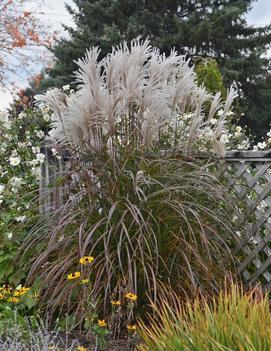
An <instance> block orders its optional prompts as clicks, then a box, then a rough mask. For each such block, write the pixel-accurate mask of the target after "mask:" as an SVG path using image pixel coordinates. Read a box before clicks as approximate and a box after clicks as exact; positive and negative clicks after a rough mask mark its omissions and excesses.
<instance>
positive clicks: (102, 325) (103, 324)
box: [98, 319, 107, 327]
mask: <svg viewBox="0 0 271 351" xmlns="http://www.w3.org/2000/svg"><path fill="white" fill-rule="evenodd" d="M98 324H99V326H100V327H106V326H107V323H106V321H105V320H104V319H98Z"/></svg>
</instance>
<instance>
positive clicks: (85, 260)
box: [79, 256, 94, 266]
mask: <svg viewBox="0 0 271 351" xmlns="http://www.w3.org/2000/svg"><path fill="white" fill-rule="evenodd" d="M93 261H94V257H93V256H83V257H81V258H80V260H79V263H81V264H83V265H84V266H85V265H86V264H88V263H91V262H93Z"/></svg>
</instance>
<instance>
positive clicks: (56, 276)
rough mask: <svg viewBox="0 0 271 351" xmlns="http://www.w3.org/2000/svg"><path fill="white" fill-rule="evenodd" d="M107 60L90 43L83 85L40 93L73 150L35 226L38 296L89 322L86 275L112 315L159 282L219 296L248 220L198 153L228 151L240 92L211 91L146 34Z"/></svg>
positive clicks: (31, 245)
mask: <svg viewBox="0 0 271 351" xmlns="http://www.w3.org/2000/svg"><path fill="white" fill-rule="evenodd" d="M98 55H99V50H98V49H97V48H92V49H91V50H90V51H88V52H87V55H86V57H85V59H82V60H79V62H78V65H79V71H78V72H77V74H76V76H77V80H78V82H79V83H80V84H79V88H78V91H77V92H74V93H71V94H70V95H67V94H65V93H64V92H63V91H61V90H59V89H53V90H49V91H48V93H47V94H46V95H45V96H41V97H39V98H40V100H42V101H43V103H45V104H47V106H49V107H50V108H51V109H52V110H53V111H54V112H53V113H54V117H53V119H55V120H54V122H53V123H54V127H55V128H54V129H53V131H52V132H51V136H52V138H53V139H54V140H57V141H58V142H59V143H60V145H61V146H62V147H63V148H65V149H66V150H68V153H69V155H70V159H69V169H68V170H67V171H66V174H65V176H64V177H63V178H62V181H61V182H59V184H60V186H61V189H62V190H63V184H64V188H65V189H68V191H66V194H65V195H64V199H63V201H64V204H63V206H60V207H59V208H57V209H56V210H55V211H54V212H52V213H50V216H49V217H48V218H43V219H42V223H41V225H40V227H39V228H38V229H36V228H35V230H33V231H31V232H30V233H29V236H28V239H27V241H26V242H25V245H24V247H23V250H24V255H22V256H21V258H22V260H24V257H27V258H28V257H29V255H30V256H32V257H33V260H31V267H30V274H29V278H28V281H29V284H30V283H31V282H33V281H34V280H35V279H36V277H39V281H40V283H41V291H42V294H41V298H40V302H41V303H43V304H44V306H46V307H47V309H49V310H50V312H52V311H53V310H57V309H60V310H61V311H63V312H67V311H75V313H76V314H77V315H80V318H81V319H83V318H84V300H85V296H86V293H85V291H84V289H85V287H84V285H82V284H80V283H79V280H80V279H77V278H76V279H73V278H75V274H76V273H77V276H78V278H79V273H80V277H82V278H83V279H90V280H91V281H92V282H93V291H92V294H93V295H92V296H93V297H94V300H95V301H96V298H97V297H99V301H101V302H102V303H100V306H103V307H104V309H105V310H106V309H107V307H108V306H110V301H112V300H119V296H123V294H124V293H128V292H133V293H134V294H136V296H138V299H137V300H136V301H134V305H135V308H133V311H134V310H135V309H136V306H137V305H142V302H143V301H144V297H145V295H146V292H149V293H151V294H152V296H153V297H154V298H155V297H156V296H157V294H158V292H159V287H160V285H161V284H160V283H161V282H162V283H163V284H169V285H171V286H172V287H173V288H174V289H176V291H179V292H180V293H183V294H184V295H187V294H188V295H189V294H190V295H191V296H193V295H194V294H195V293H196V291H197V290H198V288H199V287H200V288H201V289H202V290H203V291H205V292H206V293H208V294H209V293H210V294H211V293H213V292H214V291H216V290H217V289H218V287H219V283H220V281H221V279H223V277H224V276H225V274H226V273H227V271H228V269H229V267H231V266H232V263H233V261H232V257H231V254H230V247H231V245H233V243H234V241H235V240H236V234H235V233H236V230H237V228H236V225H237V224H236V223H238V222H233V221H232V218H233V215H234V214H235V213H236V212H237V205H236V201H235V199H234V198H233V197H232V196H230V194H229V192H228V189H226V188H225V187H224V186H223V185H222V184H221V182H220V181H219V180H218V179H216V177H215V176H214V175H213V174H212V173H211V172H210V170H211V169H212V167H214V165H213V164H212V162H209V161H200V160H197V159H195V158H193V157H191V155H192V154H193V152H194V151H196V150H198V149H199V148H201V147H202V145H203V144H204V143H205V144H204V145H207V144H208V143H209V144H208V145H210V148H212V150H213V151H217V152H219V153H220V154H223V153H224V151H225V150H224V146H223V143H222V142H221V141H220V137H221V134H223V133H224V125H225V119H226V115H227V113H229V111H230V106H231V102H232V100H233V98H234V96H235V93H234V92H233V90H232V89H230V91H229V93H228V97H227V100H226V101H225V102H222V101H221V100H220V94H219V93H218V94H217V95H215V96H214V97H213V96H211V95H210V94H208V93H207V92H206V90H205V89H204V88H203V87H198V86H197V85H196V83H195V74H194V71H193V68H192V67H190V66H189V62H188V61H186V60H185V59H184V57H182V56H179V55H178V54H177V53H176V52H175V51H172V53H171V55H170V56H169V57H166V56H165V55H162V54H160V52H159V50H158V49H155V48H152V47H150V45H149V42H148V41H145V42H140V41H139V40H135V41H133V42H132V44H131V47H128V44H126V43H124V44H122V45H120V46H119V47H117V48H114V49H113V50H112V53H111V54H109V55H108V56H107V57H106V58H105V59H103V60H101V61H98ZM218 110H222V113H220V116H218V114H217V111H218ZM214 119H215V120H216V122H215V123H214V122H213V120H214ZM211 121H212V122H211ZM206 128H209V129H210V128H211V133H209V134H208V139H205V138H204V136H203V135H207V133H205V132H204V131H205V129H206ZM206 143H207V144H206ZM62 190H61V191H62ZM239 224H240V223H239ZM238 230H240V228H238ZM84 257H85V258H86V257H95V259H94V261H93V262H92V259H91V260H90V261H91V262H90V264H88V263H89V262H86V259H85V258H84ZM80 258H84V259H83V260H82V262H83V263H82V262H81V263H80V262H79V260H80ZM27 260H28V261H27V262H29V258H28V259H27ZM27 262H26V263H27ZM86 270H87V272H88V276H86V275H85V274H86ZM70 274H73V275H72V276H70ZM67 277H68V279H69V278H72V279H70V280H71V281H70V282H69V283H70V284H67ZM67 301H68V303H67ZM131 318H132V316H131Z"/></svg>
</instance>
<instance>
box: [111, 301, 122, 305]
mask: <svg viewBox="0 0 271 351" xmlns="http://www.w3.org/2000/svg"><path fill="white" fill-rule="evenodd" d="M111 304H112V305H113V306H119V305H120V301H119V300H113V301H111Z"/></svg>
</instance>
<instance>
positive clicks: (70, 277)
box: [67, 272, 81, 280]
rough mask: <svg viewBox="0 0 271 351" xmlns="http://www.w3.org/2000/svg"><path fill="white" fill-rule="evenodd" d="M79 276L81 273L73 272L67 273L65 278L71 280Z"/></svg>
mask: <svg viewBox="0 0 271 351" xmlns="http://www.w3.org/2000/svg"><path fill="white" fill-rule="evenodd" d="M80 277H81V273H80V272H74V273H69V274H68V275H67V279H68V280H73V279H77V278H80Z"/></svg>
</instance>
